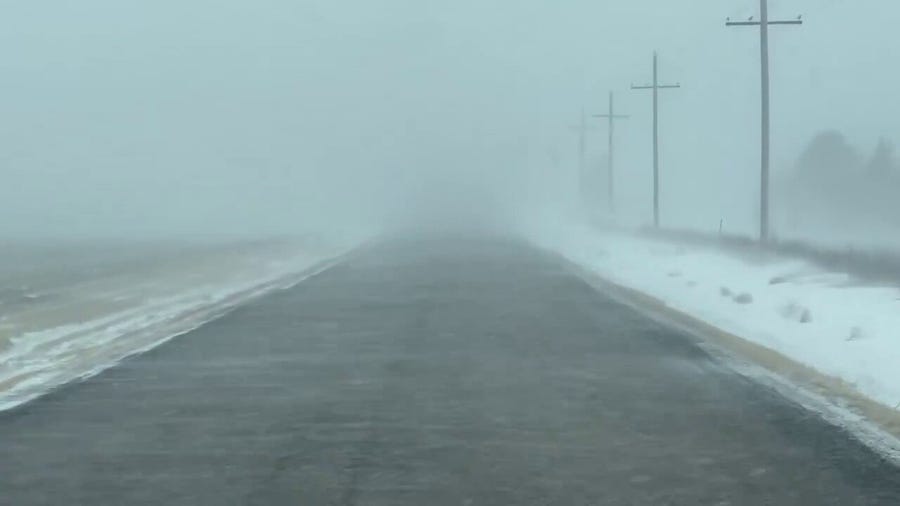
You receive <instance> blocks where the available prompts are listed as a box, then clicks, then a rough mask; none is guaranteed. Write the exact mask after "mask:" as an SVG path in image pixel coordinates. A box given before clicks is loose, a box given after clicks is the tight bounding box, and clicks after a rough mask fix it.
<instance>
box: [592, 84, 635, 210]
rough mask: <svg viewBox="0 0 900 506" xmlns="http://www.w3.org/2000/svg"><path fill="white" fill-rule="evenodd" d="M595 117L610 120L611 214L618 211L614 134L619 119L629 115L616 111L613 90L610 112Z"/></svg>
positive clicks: (608, 181)
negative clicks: (614, 165) (614, 164)
mask: <svg viewBox="0 0 900 506" xmlns="http://www.w3.org/2000/svg"><path fill="white" fill-rule="evenodd" d="M594 117H595V118H606V119H608V120H609V127H608V131H607V132H608V134H609V140H608V142H609V146H608V151H607V153H606V155H607V161H606V192H607V197H606V198H607V203H608V204H609V212H610V214H612V213H615V212H616V201H615V197H616V194H615V174H614V172H613V163H614V161H615V155H614V151H613V148H614V136H613V133H614V132H615V125H616V120H617V119H625V118H628V116H624V115H619V114H616V112H615V101H614V97H613V92H611V91H610V92H609V112H608V113H606V114H595V115H594Z"/></svg>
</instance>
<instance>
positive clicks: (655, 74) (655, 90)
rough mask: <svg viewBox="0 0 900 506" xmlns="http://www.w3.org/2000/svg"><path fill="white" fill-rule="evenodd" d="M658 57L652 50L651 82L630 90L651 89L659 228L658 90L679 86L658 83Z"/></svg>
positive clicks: (656, 223)
mask: <svg viewBox="0 0 900 506" xmlns="http://www.w3.org/2000/svg"><path fill="white" fill-rule="evenodd" d="M658 62H659V57H658V55H657V53H656V51H654V52H653V84H648V85H644V86H635V85H633V84H632V85H631V89H632V90H653V226H654V227H656V228H659V90H661V89H670V88H681V85H680V84H678V83H675V84H659V70H658V68H659V65H658Z"/></svg>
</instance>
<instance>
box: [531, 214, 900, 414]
mask: <svg viewBox="0 0 900 506" xmlns="http://www.w3.org/2000/svg"><path fill="white" fill-rule="evenodd" d="M533 240H534V241H535V242H536V243H537V244H538V245H540V246H542V247H544V248H546V249H549V250H553V251H556V252H559V253H560V254H562V255H563V256H565V257H566V258H568V259H569V260H571V261H572V262H573V263H576V264H578V265H580V266H583V267H585V268H587V269H588V270H590V271H592V272H594V273H596V274H597V275H599V276H601V277H602V278H605V279H607V280H609V281H611V282H613V283H615V284H618V285H621V286H625V287H628V288H631V289H634V290H637V291H640V292H642V293H645V294H647V295H650V296H652V297H654V298H656V299H658V300H660V301H661V302H662V303H664V304H665V305H666V306H668V307H671V308H673V309H675V310H677V311H679V312H681V313H685V314H688V315H691V316H692V317H695V318H697V319H699V320H702V321H704V322H706V323H708V324H710V325H712V326H714V327H716V328H718V329H720V330H723V331H725V332H727V333H729V334H732V335H735V336H739V337H741V338H743V339H746V340H749V341H752V342H754V343H757V344H759V345H762V346H764V347H766V348H769V349H771V350H774V351H776V352H778V353H780V354H782V355H784V356H786V357H788V358H789V359H792V360H794V361H796V362H799V363H801V364H804V365H806V366H809V367H812V368H813V369H815V370H817V371H818V372H820V373H822V374H824V375H827V376H830V377H833V378H837V379H840V380H843V381H844V382H845V383H847V384H849V385H851V386H852V387H853V388H855V389H856V390H857V391H858V392H859V393H861V394H863V395H864V396H866V397H868V398H870V399H872V400H875V401H877V402H878V403H880V404H882V405H884V406H886V407H888V408H890V409H900V287H896V286H890V285H887V284H885V285H884V286H877V285H874V284H871V283H868V284H866V283H862V282H859V281H857V280H855V279H853V278H852V277H851V276H848V275H846V274H842V273H839V272H828V271H825V270H823V269H821V268H818V267H816V266H815V265H813V264H811V263H808V262H805V261H802V260H798V259H794V258H785V257H779V256H777V255H774V254H772V253H765V252H762V251H755V252H747V253H746V254H745V255H738V254H736V253H734V252H725V251H723V250H719V249H716V248H714V247H710V246H706V247H704V246H696V245H680V244H676V243H673V242H669V241H663V240H656V239H652V238H647V237H639V236H635V235H630V234H626V233H622V232H600V231H598V230H595V229H589V228H587V227H570V228H565V227H558V228H555V229H554V230H552V231H546V230H545V231H543V232H541V233H539V234H535V235H534V237H533Z"/></svg>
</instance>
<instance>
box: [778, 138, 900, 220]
mask: <svg viewBox="0 0 900 506" xmlns="http://www.w3.org/2000/svg"><path fill="white" fill-rule="evenodd" d="M783 190H784V199H785V201H784V202H783V203H782V204H783V209H784V210H786V211H787V212H788V213H789V215H790V217H791V221H793V222H794V224H795V225H802V224H804V223H810V222H820V223H829V224H833V225H835V226H837V227H841V226H843V227H858V226H873V227H882V226H884V225H890V226H891V228H893V227H894V226H896V227H900V163H898V160H897V156H896V154H895V150H894V145H893V144H892V143H891V142H890V141H889V140H887V139H885V138H882V139H880V140H879V141H878V142H877V143H876V145H875V148H874V150H872V152H870V153H868V154H863V153H862V152H861V151H860V150H859V149H857V148H856V147H854V146H853V145H851V144H850V143H849V142H848V141H847V139H846V138H845V137H844V135H843V134H841V133H840V132H838V131H836V130H828V131H823V132H821V133H819V134H817V135H816V136H815V137H814V138H813V139H812V141H810V143H809V144H808V145H807V146H806V149H805V150H804V151H803V152H802V154H801V155H800V157H799V159H798V160H797V162H796V164H795V166H794V168H793V170H792V171H791V173H790V174H789V175H788V177H787V180H786V181H785V185H784V188H783Z"/></svg>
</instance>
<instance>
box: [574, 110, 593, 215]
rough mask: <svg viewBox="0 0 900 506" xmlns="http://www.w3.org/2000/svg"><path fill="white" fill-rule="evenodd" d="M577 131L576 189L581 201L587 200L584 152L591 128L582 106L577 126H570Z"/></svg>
mask: <svg viewBox="0 0 900 506" xmlns="http://www.w3.org/2000/svg"><path fill="white" fill-rule="evenodd" d="M572 129H573V130H576V131H577V132H578V191H579V192H580V195H581V198H582V203H585V201H586V200H587V195H585V194H586V192H587V183H586V179H587V174H586V172H587V168H586V161H585V160H586V156H587V155H586V152H587V132H588V130H592V129H591V128H590V127H588V124H587V115H586V114H585V112H584V107H582V108H581V121H580V123H579V124H578V126H575V127H572Z"/></svg>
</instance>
